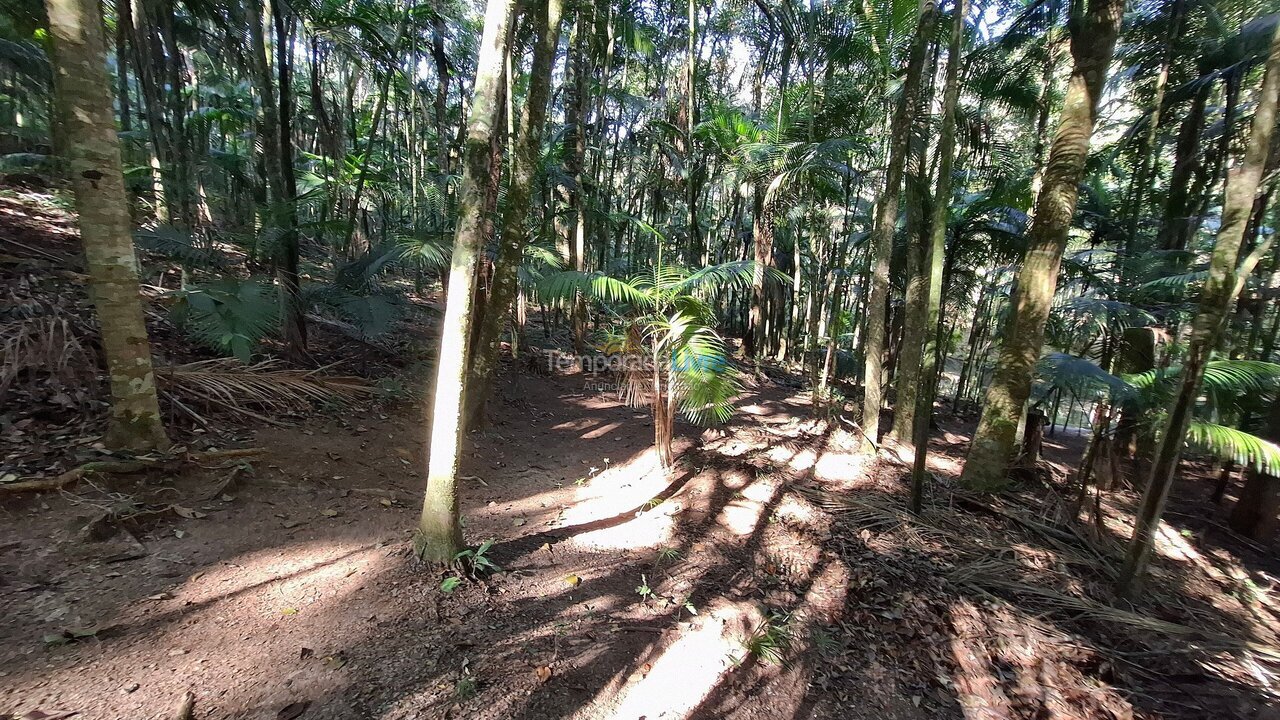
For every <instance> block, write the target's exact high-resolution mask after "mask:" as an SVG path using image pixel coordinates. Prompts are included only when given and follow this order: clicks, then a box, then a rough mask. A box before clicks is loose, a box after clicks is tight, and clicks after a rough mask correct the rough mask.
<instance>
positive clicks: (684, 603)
mask: <svg viewBox="0 0 1280 720" xmlns="http://www.w3.org/2000/svg"><path fill="white" fill-rule="evenodd" d="M680 609H681V610H686V611H688V613H689V614H690V615H697V614H698V608H696V607H694V605H693V601H692V600H690V599H689V596H688V595H685V596H684V600H681V601H680ZM679 613H680V611H679V610H677V611H676V616H677V618H678V617H679Z"/></svg>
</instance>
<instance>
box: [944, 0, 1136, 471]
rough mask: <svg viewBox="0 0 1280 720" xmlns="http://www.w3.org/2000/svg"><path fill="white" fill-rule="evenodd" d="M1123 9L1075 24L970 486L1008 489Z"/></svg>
mask: <svg viewBox="0 0 1280 720" xmlns="http://www.w3.org/2000/svg"><path fill="white" fill-rule="evenodd" d="M1123 15H1124V0H1091V1H1090V2H1089V8H1088V10H1087V11H1086V12H1085V14H1084V16H1083V17H1081V18H1080V20H1079V22H1075V23H1073V24H1072V35H1071V55H1072V58H1073V60H1074V65H1073V67H1072V71H1071V80H1070V82H1069V84H1068V86H1067V94H1066V97H1065V99H1064V100H1063V104H1062V114H1061V117H1060V119H1059V121H1058V130H1057V133H1056V134H1055V135H1054V138H1053V145H1052V147H1051V148H1050V150H1049V161H1048V165H1047V166H1046V168H1045V172H1044V185H1043V187H1042V188H1041V190H1040V195H1039V197H1038V198H1037V199H1036V207H1035V219H1034V221H1033V222H1032V225H1031V233H1030V237H1029V242H1028V245H1027V251H1026V255H1025V256H1024V258H1023V261H1022V269H1021V270H1020V271H1019V272H1018V278H1017V289H1016V290H1015V291H1014V295H1013V298H1012V307H1011V308H1010V313H1009V318H1008V322H1007V324H1006V325H1005V331H1004V336H1003V337H1004V340H1003V342H1002V343H1001V345H1000V351H999V354H998V356H997V359H996V368H995V372H994V373H993V374H992V377H991V384H990V385H989V386H988V387H987V393H986V401H985V403H984V405H983V409H982V417H981V419H980V420H979V421H978V428H977V430H976V431H975V432H974V435H973V442H972V443H971V444H970V446H969V455H968V458H967V459H966V461H965V466H964V472H963V474H962V475H961V481H962V482H963V483H964V485H966V486H967V487H969V488H970V489H973V490H979V491H993V490H998V489H999V488H1001V487H1003V486H1004V485H1005V483H1006V482H1007V472H1008V468H1009V463H1010V461H1011V460H1012V459H1013V457H1014V454H1015V453H1016V451H1017V445H1016V442H1017V435H1018V424H1019V423H1020V421H1021V419H1022V414H1023V408H1024V407H1025V405H1026V402H1027V397H1028V396H1029V395H1030V394H1031V376H1032V373H1033V372H1034V371H1035V365H1036V361H1037V360H1039V359H1040V347H1041V345H1043V344H1044V330H1045V323H1046V322H1047V321H1048V319H1049V309H1050V307H1051V306H1052V305H1053V295H1054V292H1055V291H1056V290H1057V287H1058V267H1059V265H1060V264H1061V263H1062V254H1063V251H1064V250H1065V249H1066V246H1067V233H1068V231H1069V230H1070V229H1071V221H1072V218H1073V217H1074V216H1075V212H1076V200H1077V198H1078V196H1079V187H1080V181H1081V179H1082V178H1083V177H1084V170H1085V161H1086V160H1087V159H1088V156H1089V137H1090V135H1092V133H1093V126H1094V122H1095V121H1096V118H1097V111H1098V99H1099V97H1100V96H1101V95H1102V87H1103V84H1104V82H1105V81H1106V77H1107V68H1108V66H1109V65H1110V64H1111V55H1112V51H1113V50H1114V49H1115V44H1116V35H1117V34H1118V33H1119V31H1120V21H1121V19H1122V17H1123Z"/></svg>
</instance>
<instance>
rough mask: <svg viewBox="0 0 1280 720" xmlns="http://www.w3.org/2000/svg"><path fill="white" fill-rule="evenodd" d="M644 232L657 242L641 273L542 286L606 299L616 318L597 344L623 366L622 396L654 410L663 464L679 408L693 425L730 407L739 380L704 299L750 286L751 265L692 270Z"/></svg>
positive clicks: (548, 292)
mask: <svg viewBox="0 0 1280 720" xmlns="http://www.w3.org/2000/svg"><path fill="white" fill-rule="evenodd" d="M644 230H645V231H646V232H648V233H649V234H650V235H652V236H653V237H654V239H655V241H656V242H657V247H658V255H657V258H656V262H655V263H654V265H653V266H652V267H651V268H650V269H648V270H647V271H644V272H641V273H639V274H637V275H635V276H632V277H630V278H627V279H619V278H613V277H609V276H607V275H605V274H603V273H599V272H597V273H583V272H579V271H572V270H570V271H566V272H562V273H556V274H553V275H550V276H549V277H547V278H546V280H544V281H543V283H542V287H541V291H542V293H543V295H544V296H545V297H549V298H559V299H562V300H566V301H567V300H571V299H572V298H574V297H577V296H579V295H585V296H588V297H591V298H593V299H594V300H595V301H597V302H600V303H603V304H605V305H606V309H607V311H608V312H609V314H610V315H611V316H612V318H613V320H614V322H613V323H612V324H611V327H610V328H609V329H608V330H607V331H606V332H605V337H604V341H603V342H602V343H601V344H600V345H599V350H600V351H601V352H603V353H605V354H606V355H609V356H612V357H614V358H616V359H617V361H620V362H621V363H622V364H623V367H622V373H621V376H622V390H623V396H624V398H625V399H626V400H627V402H628V403H629V404H631V405H632V406H635V407H643V406H648V407H649V408H650V409H651V410H652V412H653V425H654V449H655V450H656V451H657V454H658V460H659V462H660V463H661V464H662V467H664V468H671V467H672V466H673V465H674V464H675V458H674V455H673V452H672V438H673V429H674V423H675V416H676V414H677V413H678V412H680V413H683V414H684V415H685V416H686V417H687V418H689V419H690V420H691V421H693V422H695V423H699V424H712V423H719V422H724V421H725V420H728V419H729V417H730V415H732V413H733V398H734V397H735V396H736V395H737V394H738V392H739V389H740V386H739V384H738V381H737V379H736V377H735V376H736V372H735V371H734V369H733V367H732V365H731V364H730V362H729V355H728V351H727V350H726V348H725V343H724V340H723V338H721V336H720V334H719V333H718V332H717V331H716V329H715V322H716V313H715V309H714V307H713V305H712V304H711V302H710V299H711V298H712V297H713V296H714V294H715V293H716V292H717V291H720V290H725V289H730V288H735V289H741V288H744V287H749V286H750V284H751V282H752V277H753V275H754V273H755V272H756V267H755V263H754V262H751V261H734V262H728V263H721V264H719V265H711V266H708V267H704V268H702V269H700V270H696V271H690V270H688V269H686V268H684V267H681V266H679V265H675V264H670V263H667V262H666V261H665V260H664V258H663V252H662V246H663V244H664V242H665V238H664V237H663V236H662V234H661V233H660V232H658V231H657V230H656V229H654V228H653V227H651V226H648V225H647V224H646V225H644Z"/></svg>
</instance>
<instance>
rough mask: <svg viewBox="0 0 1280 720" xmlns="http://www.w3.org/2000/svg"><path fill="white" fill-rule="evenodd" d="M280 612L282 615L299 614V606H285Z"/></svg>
mask: <svg viewBox="0 0 1280 720" xmlns="http://www.w3.org/2000/svg"><path fill="white" fill-rule="evenodd" d="M280 614H281V615H297V614H298V608H285V609H283V610H281V611H280Z"/></svg>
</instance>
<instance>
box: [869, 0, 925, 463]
mask: <svg viewBox="0 0 1280 720" xmlns="http://www.w3.org/2000/svg"><path fill="white" fill-rule="evenodd" d="M936 7H937V3H936V0H920V10H919V16H918V22H917V24H918V25H919V26H920V27H921V28H923V27H924V26H925V23H926V22H928V21H929V18H930V17H931V16H932V15H933V13H934V10H935V8H936ZM931 39H932V38H931V37H930V34H926V33H924V32H918V33H916V37H915V40H914V42H913V43H912V45H911V51H910V53H909V55H908V57H907V74H906V77H905V78H904V79H903V83H902V96H901V97H900V98H899V99H898V106H897V108H896V109H895V110H894V115H893V123H892V125H891V130H890V140H889V162H888V167H887V168H886V169H885V189H884V194H882V195H881V196H880V202H879V203H878V204H877V206H876V221H875V229H874V230H873V231H872V234H871V247H872V260H871V288H870V290H871V292H870V297H869V298H868V301H867V330H866V341H865V342H864V344H863V348H864V350H863V351H864V353H865V358H864V362H865V369H864V372H863V378H862V385H863V394H862V432H863V440H864V442H863V451H864V452H870V451H873V450H874V448H875V441H876V439H877V435H878V434H879V432H880V430H879V428H880V405H881V403H882V402H883V397H882V393H883V388H882V387H881V385H882V383H883V377H882V375H883V363H884V351H885V337H886V335H885V323H884V321H883V318H884V317H885V312H886V310H887V308H888V306H889V260H890V257H891V256H892V254H893V233H894V229H895V228H896V227H897V224H898V193H899V192H900V191H901V190H902V172H903V166H904V165H905V163H906V156H907V144H908V142H909V140H910V134H911V117H910V113H909V109H910V108H911V104H912V98H914V97H916V94H917V93H918V92H919V88H920V80H921V76H922V75H923V74H924V62H925V55H927V54H928V49H929V42H930V40H931Z"/></svg>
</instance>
